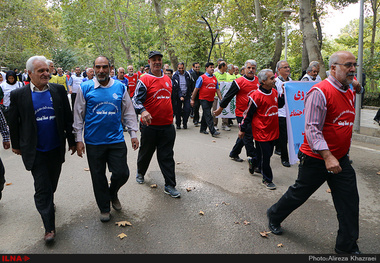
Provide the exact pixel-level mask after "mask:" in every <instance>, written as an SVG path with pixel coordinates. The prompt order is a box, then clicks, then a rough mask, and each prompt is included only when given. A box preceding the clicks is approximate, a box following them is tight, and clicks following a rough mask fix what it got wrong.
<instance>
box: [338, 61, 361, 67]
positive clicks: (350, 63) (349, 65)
mask: <svg viewBox="0 0 380 263" xmlns="http://www.w3.org/2000/svg"><path fill="white" fill-rule="evenodd" d="M334 64H335V65H342V66H345V67H346V68H351V67H355V68H356V67H359V65H358V64H357V63H352V62H347V63H344V64H341V63H334Z"/></svg>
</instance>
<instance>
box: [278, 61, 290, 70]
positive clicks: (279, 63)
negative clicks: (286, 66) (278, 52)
mask: <svg viewBox="0 0 380 263" xmlns="http://www.w3.org/2000/svg"><path fill="white" fill-rule="evenodd" d="M284 62H286V63H288V61H286V60H280V61H279V62H277V64H276V72H278V69H279V68H280V66H281V63H284Z"/></svg>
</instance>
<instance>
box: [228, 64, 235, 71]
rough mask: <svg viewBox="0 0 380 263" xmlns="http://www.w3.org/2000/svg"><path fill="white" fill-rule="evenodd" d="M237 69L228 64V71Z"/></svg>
mask: <svg viewBox="0 0 380 263" xmlns="http://www.w3.org/2000/svg"><path fill="white" fill-rule="evenodd" d="M234 68H235V67H234V65H233V64H228V65H227V70H231V69H234Z"/></svg>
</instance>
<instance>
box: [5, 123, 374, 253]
mask: <svg viewBox="0 0 380 263" xmlns="http://www.w3.org/2000/svg"><path fill="white" fill-rule="evenodd" d="M237 131H238V130H237V127H236V125H234V126H233V127H232V130H231V131H228V132H227V131H221V132H222V134H221V136H220V138H213V137H211V136H210V135H204V134H200V133H199V128H195V127H194V126H193V125H192V124H190V125H189V129H187V130H183V129H182V130H177V138H176V143H175V149H174V150H175V161H176V175H177V189H178V190H180V191H181V194H182V196H181V198H179V199H174V198H171V197H170V196H168V195H166V194H164V192H163V187H164V180H163V177H162V174H161V172H160V170H159V167H158V164H157V161H156V157H155V156H154V157H153V159H152V162H151V164H150V167H149V170H148V173H147V175H146V182H145V184H143V185H139V184H137V183H136V181H135V174H136V159H137V151H133V150H131V147H130V139H129V135H128V134H127V133H125V137H126V141H127V146H128V165H129V168H130V174H131V175H130V178H129V181H128V182H127V184H126V185H124V186H123V187H122V188H121V190H120V192H119V198H120V201H121V203H122V205H123V209H122V211H121V212H116V211H114V210H112V211H111V213H112V216H113V217H112V219H111V221H110V222H108V223H101V222H100V220H99V219H98V217H99V211H98V208H97V206H96V203H95V198H94V194H93V190H92V185H91V178H90V173H89V172H88V171H85V169H84V168H87V160H86V158H82V159H81V158H79V157H78V156H76V155H74V156H70V155H69V154H67V157H66V162H65V163H64V165H63V170H62V174H61V178H60V182H59V185H58V189H57V192H56V195H55V204H56V207H57V208H56V226H57V237H56V241H55V243H54V244H53V245H52V246H46V245H45V243H44V241H43V234H44V229H43V227H42V221H41V218H40V216H39V214H38V212H37V210H36V208H35V205H34V200H33V194H34V188H33V179H32V176H31V174H30V172H28V171H26V170H25V168H24V166H23V164H22V161H21V158H20V157H19V156H16V155H14V154H13V153H12V152H11V151H10V150H8V151H5V150H4V149H1V150H0V156H1V158H2V160H3V162H4V165H5V169H6V179H7V183H8V184H9V185H7V186H5V189H4V191H3V199H2V200H1V201H0V222H1V224H0V236H1V238H0V253H2V254H4V253H7V254H14V253H22V254H33V253H38V254H50V253H63V254H66V253H67V254H83V253H85V254H98V253H105V254H122V253H138V254H139V253H168V254H173V253H197V254H198V253H244V254H257V253H258V254H261V253H263V254H300V253H303V254H330V253H334V250H333V249H334V245H335V238H336V232H337V227H338V226H337V225H338V223H337V219H336V212H335V209H334V206H333V204H332V199H331V194H330V193H328V192H327V191H326V190H327V189H328V186H327V185H326V184H324V185H323V186H322V187H321V188H320V189H319V190H317V191H316V192H315V193H314V194H313V195H312V197H311V198H310V199H309V200H308V201H307V202H306V203H305V204H304V205H303V206H301V207H300V208H299V209H297V210H296V211H295V212H294V213H293V214H291V215H290V216H289V217H288V218H287V219H286V220H285V221H284V222H283V224H282V226H283V228H284V231H285V232H284V234H283V235H282V236H275V235H273V234H268V237H261V235H260V234H259V232H261V231H269V230H268V227H267V219H266V209H267V208H268V207H270V206H271V205H272V204H273V203H275V202H276V201H277V200H278V199H279V198H280V197H281V195H282V194H283V193H284V192H285V191H286V190H287V188H288V187H289V186H290V185H291V184H293V183H294V180H295V178H296V176H297V169H298V166H297V165H293V166H292V167H290V168H285V167H283V166H282V165H281V164H280V158H279V156H277V155H274V156H273V157H272V159H271V165H272V169H273V173H274V183H275V184H276V185H277V190H274V191H271V190H267V189H265V187H264V186H263V185H262V184H261V176H260V175H257V174H255V175H251V174H250V173H249V172H248V164H247V161H246V160H245V161H244V162H243V163H237V162H234V161H232V160H230V158H229V157H228V154H229V151H230V150H231V148H232V146H233V144H234V142H235V140H236V136H237ZM243 151H244V150H243ZM350 156H351V159H352V160H353V166H354V168H355V170H356V173H357V180H358V187H359V194H360V239H359V242H358V244H359V247H360V249H361V250H362V251H363V252H364V253H369V254H372V253H375V254H379V251H380V224H379V223H380V204H379V200H380V191H379V185H380V175H377V172H378V171H380V147H379V146H375V145H365V144H363V143H359V142H355V141H353V143H352V147H351V152H350ZM241 157H242V158H243V159H245V158H246V155H245V152H243V153H242V154H241ZM108 176H109V173H108ZM153 184H157V188H151V185H153ZM186 189H188V190H190V191H187V190H186ZM200 211H202V212H203V213H204V214H203V215H201V214H200ZM124 220H126V221H129V222H130V223H132V226H126V227H119V226H117V225H116V224H115V222H119V221H124ZM121 233H124V234H126V235H127V236H126V237H125V238H123V239H120V238H119V237H118V235H119V234H121ZM280 244H282V245H280Z"/></svg>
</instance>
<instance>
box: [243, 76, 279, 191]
mask: <svg viewBox="0 0 380 263" xmlns="http://www.w3.org/2000/svg"><path fill="white" fill-rule="evenodd" d="M257 77H258V79H259V82H260V87H259V88H258V89H257V90H256V91H255V92H252V93H251V95H250V96H249V105H248V109H247V110H246V111H245V112H244V115H243V117H244V119H243V121H242V122H241V124H240V131H239V134H238V136H239V138H243V137H244V135H245V132H246V131H247V130H248V129H251V130H252V134H253V138H254V139H255V142H256V146H257V166H258V168H259V170H260V172H261V174H262V175H263V180H262V183H263V185H265V187H266V188H267V189H270V190H274V189H276V185H275V184H274V183H273V173H272V169H271V167H270V158H271V156H272V154H273V150H274V144H275V141H276V140H277V139H278V136H279V126H278V108H279V107H282V106H284V104H285V101H284V96H283V95H282V96H281V97H279V96H278V92H277V89H274V87H275V82H276V81H275V77H274V74H273V71H272V70H271V69H263V70H261V71H260V72H259V74H258V75H257Z"/></svg>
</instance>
